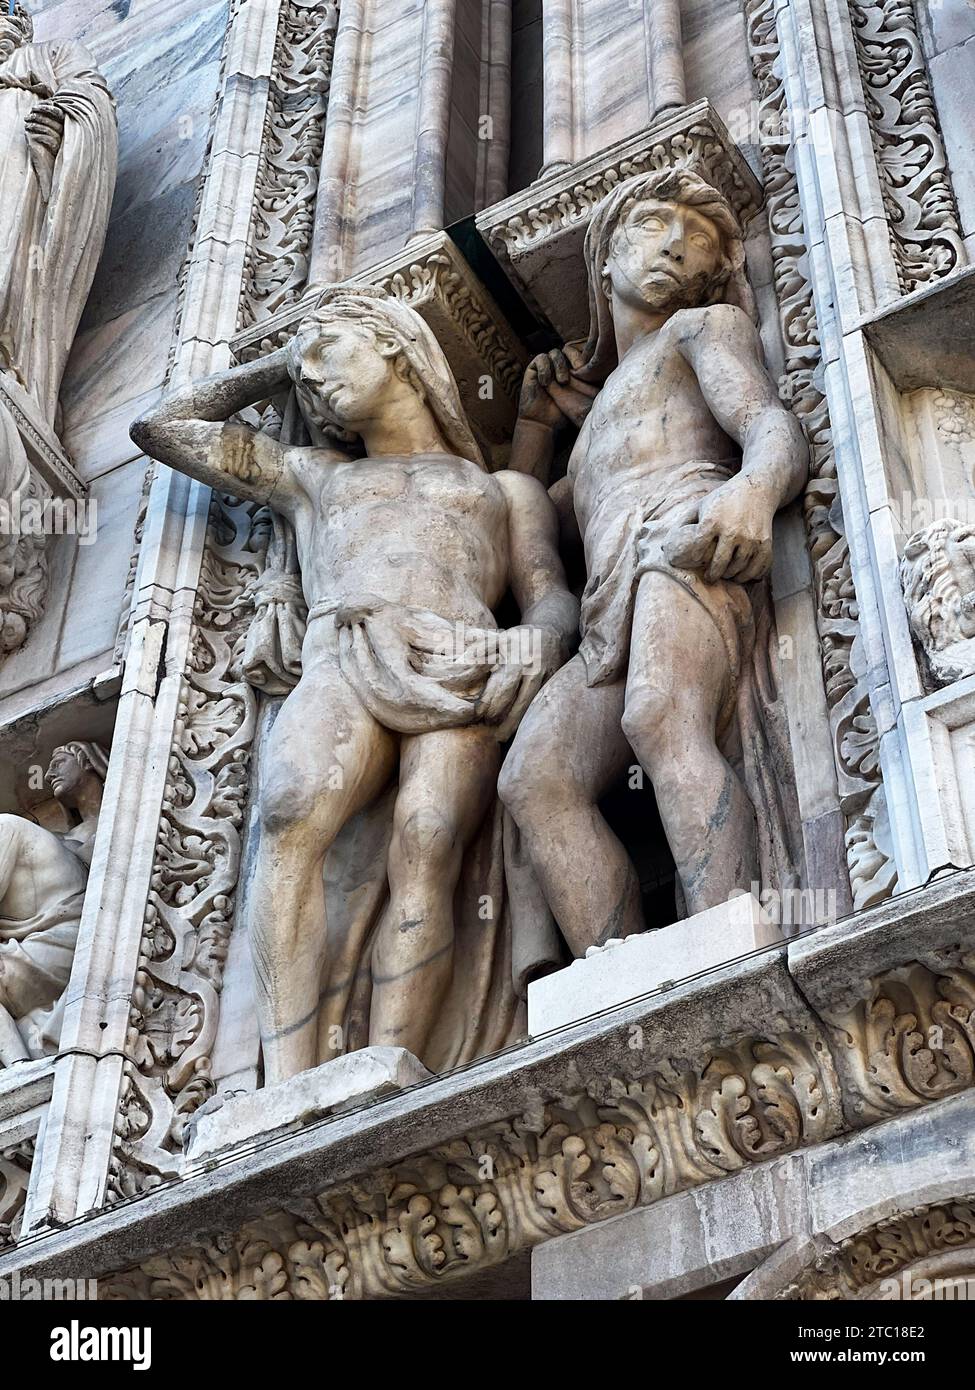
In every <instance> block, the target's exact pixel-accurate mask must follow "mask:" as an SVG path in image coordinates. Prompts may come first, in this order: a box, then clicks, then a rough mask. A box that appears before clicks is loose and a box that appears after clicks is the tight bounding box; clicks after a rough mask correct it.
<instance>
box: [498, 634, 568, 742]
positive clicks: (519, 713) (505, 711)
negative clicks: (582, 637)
mask: <svg viewBox="0 0 975 1390" xmlns="http://www.w3.org/2000/svg"><path fill="white" fill-rule="evenodd" d="M499 637H500V638H501V642H500V652H501V654H502V657H503V659H502V660H501V661H500V662H499V663H498V664H497V666H496V667H495V669H494V670H493V671H492V672H491V675H490V676H489V677H488V681H487V684H486V685H485V687H484V691H483V693H482V695H481V698H480V700H479V701H478V703H477V710H478V714H479V715H480V717H481V718H482V719H483V720H484V722H485V723H487V724H496V725H498V738H499V739H500V740H501V741H502V742H504V741H505V740H507V739H509V738H511V736H512V735H513V734H514V732H515V730H516V729H517V727H518V725H519V724H520V723H521V720H522V718H523V716H524V714H525V712H526V710H527V709H528V706H529V705H530V704H531V702H532V700H534V698H535V696H536V695H537V694H538V692H539V690H540V689H541V688H542V686H543V685H544V684H545V682H546V681H547V680H548V678H549V677H550V676H552V675H554V673H555V672H556V671H557V670H558V669H559V667H560V666H561V665H563V663H564V662H565V659H566V656H567V652H566V650H565V644H564V642H563V641H562V638H561V637H560V636H559V635H558V633H556V632H554V631H552V629H551V628H547V627H529V626H527V625H525V626H521V627H512V628H508V629H507V630H506V631H504V632H502V633H500V634H499Z"/></svg>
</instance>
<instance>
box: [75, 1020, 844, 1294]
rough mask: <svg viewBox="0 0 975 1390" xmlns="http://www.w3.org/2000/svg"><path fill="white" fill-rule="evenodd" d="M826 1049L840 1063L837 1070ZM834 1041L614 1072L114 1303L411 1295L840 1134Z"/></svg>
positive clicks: (153, 1274) (215, 1250)
mask: <svg viewBox="0 0 975 1390" xmlns="http://www.w3.org/2000/svg"><path fill="white" fill-rule="evenodd" d="M824 1059H825V1066H824V1064H823V1063H824ZM830 1077H831V1070H830V1068H829V1064H828V1059H827V1058H826V1053H825V1049H824V1047H823V1044H822V1042H821V1041H819V1040H815V1041H813V1042H810V1041H809V1040H808V1039H806V1038H802V1037H799V1036H797V1035H787V1036H786V1037H784V1038H782V1039H780V1040H778V1041H776V1042H771V1041H766V1040H764V1039H758V1038H755V1037H750V1038H745V1039H743V1040H742V1041H741V1042H739V1043H737V1044H736V1045H735V1046H734V1047H731V1048H727V1049H717V1050H715V1052H714V1053H713V1054H712V1055H711V1057H710V1059H709V1060H708V1061H707V1062H706V1064H705V1065H704V1066H703V1067H702V1068H701V1069H700V1070H690V1069H688V1068H687V1067H686V1064H684V1065H682V1066H678V1065H676V1064H669V1063H668V1064H666V1065H665V1066H664V1067H662V1068H661V1070H660V1071H658V1072H656V1073H654V1074H652V1075H650V1076H647V1077H645V1078H643V1079H638V1080H633V1079H626V1078H622V1077H609V1078H605V1077H603V1078H600V1079H599V1080H593V1081H591V1082H590V1083H589V1084H588V1085H587V1086H586V1087H585V1088H584V1089H582V1090H580V1091H578V1092H576V1093H574V1094H571V1095H567V1096H563V1097H560V1098H558V1099H554V1100H548V1101H546V1102H544V1103H543V1102H541V1101H540V1102H539V1104H538V1107H537V1109H533V1110H532V1111H530V1112H528V1113H525V1114H522V1115H519V1116H516V1117H514V1118H512V1119H510V1120H505V1121H502V1122H499V1123H495V1124H492V1125H488V1126H486V1127H485V1128H483V1129H481V1130H478V1131H476V1132H475V1133H473V1134H469V1135H466V1136H464V1137H462V1138H458V1139H456V1140H453V1141H451V1142H449V1143H446V1144H443V1145H440V1146H438V1147H436V1148H434V1149H432V1150H431V1151H429V1152H427V1153H425V1154H422V1155H419V1156H417V1157H415V1158H412V1159H406V1160H404V1161H403V1162H402V1163H398V1164H396V1165H395V1166H394V1167H392V1168H388V1169H383V1170H380V1171H378V1172H373V1173H370V1174H369V1175H367V1176H365V1177H362V1178H360V1179H358V1180H356V1181H354V1182H350V1183H346V1184H343V1185H342V1186H341V1187H339V1188H337V1189H336V1190H333V1191H331V1192H329V1193H327V1194H322V1195H320V1196H318V1197H315V1198H313V1199H312V1198H309V1199H305V1200H298V1199H296V1200H295V1202H293V1203H291V1204H290V1207H291V1209H290V1210H289V1211H288V1212H277V1213H273V1214H272V1215H270V1216H269V1217H267V1218H265V1219H263V1220H260V1221H255V1222H254V1223H252V1224H251V1225H248V1226H247V1227H245V1228H244V1229H243V1230H241V1231H240V1232H238V1233H237V1234H235V1235H233V1236H214V1237H213V1238H211V1239H210V1240H209V1241H207V1242H206V1243H204V1244H203V1245H200V1246H198V1247H195V1248H193V1249H190V1250H184V1251H179V1252H177V1253H175V1254H167V1255H163V1256H159V1257H157V1258H155V1259H150V1260H148V1261H146V1262H145V1263H144V1264H143V1265H142V1266H140V1268H139V1269H137V1270H133V1271H130V1272H127V1273H125V1274H122V1275H119V1276H117V1277H116V1278H114V1279H112V1280H110V1281H102V1282H101V1283H100V1292H101V1296H102V1297H105V1298H127V1299H130V1298H138V1299H147V1298H151V1299H257V1298H259V1299H268V1298H272V1299H274V1298H276V1299H342V1298H377V1297H380V1298H381V1297H389V1296H391V1295H396V1294H407V1293H410V1292H415V1291H417V1290H420V1289H423V1288H430V1287H433V1286H436V1285H438V1284H442V1283H445V1282H448V1281H450V1280H451V1279H453V1278H456V1277H457V1276H460V1275H463V1274H465V1273H468V1272H470V1271H471V1270H472V1269H475V1268H477V1269H483V1268H487V1267H489V1266H491V1265H493V1264H497V1263H499V1262H501V1261H502V1260H505V1259H507V1258H508V1257H509V1256H511V1255H513V1254H516V1253H518V1252H519V1251H523V1250H526V1249H529V1248H530V1247H531V1246H533V1245H535V1244H537V1243H538V1242H539V1241H542V1240H547V1239H550V1238H551V1237H552V1236H556V1235H560V1234H563V1233H565V1232H568V1231H575V1230H579V1229H581V1228H582V1227H584V1226H586V1225H589V1224H590V1223H592V1222H594V1221H601V1220H604V1219H606V1218H607V1217H610V1216H615V1215H618V1214H619V1213H621V1212H626V1211H631V1210H633V1209H634V1208H635V1207H638V1206H643V1205H646V1204H647V1203H649V1202H653V1201H657V1200H658V1199H659V1198H661V1197H665V1196H668V1195H670V1194H671V1193H674V1192H679V1191H682V1190H684V1189H686V1188H688V1187H693V1186H696V1185H698V1184H699V1183H702V1182H707V1181H708V1180H710V1179H712V1178H717V1177H721V1176H723V1175H724V1174H726V1173H733V1172H737V1171H738V1170H740V1169H741V1168H743V1167H745V1166H746V1164H748V1163H754V1162H760V1161H762V1160H764V1159H766V1158H772V1157H776V1156H778V1155H781V1154H785V1153H788V1152H790V1151H791V1150H792V1149H794V1148H796V1147H798V1146H800V1145H806V1144H813V1143H817V1142H819V1141H820V1140H822V1139H824V1138H826V1137H828V1136H829V1134H830V1133H831V1132H832V1128H833V1127H834V1116H835V1094H834V1083H833V1082H832V1081H831V1079H830Z"/></svg>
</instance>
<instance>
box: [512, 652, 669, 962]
mask: <svg viewBox="0 0 975 1390" xmlns="http://www.w3.org/2000/svg"><path fill="white" fill-rule="evenodd" d="M622 713H623V682H622V681H618V682H617V683H616V684H615V685H607V686H597V687H595V688H590V687H589V686H588V685H587V684H586V668H585V664H584V662H583V660H582V658H581V657H580V656H575V657H573V659H572V660H571V661H570V662H569V663H568V665H566V666H563V667H562V669H561V670H560V671H557V672H556V674H555V675H554V676H553V677H552V679H551V680H550V681H549V682H548V684H547V685H546V686H544V687H543V688H542V689H541V690H540V691H539V693H538V695H536V697H535V699H534V700H533V701H532V704H531V707H530V708H529V710H528V713H527V714H526V715H525V718H524V719H523V720H522V723H521V727H520V728H519V730H518V734H517V737H516V738H515V741H514V744H513V746H512V748H511V751H510V752H509V754H508V757H507V759H506V761H505V765H504V768H503V769H502V772H501V781H500V787H499V789H500V792H501V797H502V800H503V801H504V803H505V805H506V806H507V807H508V809H509V810H510V811H511V814H512V815H513V816H514V818H515V820H516V821H517V822H518V826H519V828H520V830H521V833H522V835H523V836H524V839H525V844H526V846H527V849H528V853H529V855H530V857H531V861H532V864H533V865H534V868H535V872H536V873H537V875H538V877H539V879H540V880H541V884H542V889H543V891H544V893H545V896H546V898H547V900H548V904H549V906H550V907H551V909H552V912H553V913H554V915H555V919H556V921H557V922H558V924H559V926H560V928H561V929H562V933H563V935H564V936H565V939H566V941H567V942H568V944H569V947H570V949H571V951H572V953H573V955H575V956H581V955H584V954H585V952H586V949H587V948H588V947H589V946H597V945H600V944H602V942H604V941H608V940H609V939H610V938H611V937H616V936H629V935H631V934H632V933H633V932H638V931H642V930H643V919H642V915H641V911H640V884H639V881H638V879H637V875H636V871H635V870H634V868H633V865H632V863H631V862H630V858H629V855H628V854H627V853H626V851H625V850H624V848H623V846H622V845H621V844H620V842H619V840H618V839H617V838H616V836H615V835H614V834H613V832H612V831H611V830H610V828H609V826H608V825H607V824H606V821H605V820H604V819H603V816H602V815H601V813H600V810H599V806H598V801H599V798H600V797H601V796H602V795H603V794H604V792H606V791H607V790H608V789H609V787H610V786H611V785H612V783H613V782H614V781H615V780H616V778H617V777H619V775H620V774H621V773H622V772H623V770H624V769H625V768H626V766H627V763H628V762H629V761H631V760H632V756H633V755H632V753H631V752H630V749H629V747H628V745H627V742H626V739H625V738H624V737H623V733H622V729H621V727H620V718H621V716H622Z"/></svg>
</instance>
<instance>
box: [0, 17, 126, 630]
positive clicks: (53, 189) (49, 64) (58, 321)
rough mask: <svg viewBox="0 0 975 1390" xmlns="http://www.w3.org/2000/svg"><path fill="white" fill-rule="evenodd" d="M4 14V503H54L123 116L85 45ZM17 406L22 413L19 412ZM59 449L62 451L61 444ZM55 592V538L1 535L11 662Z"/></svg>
mask: <svg viewBox="0 0 975 1390" xmlns="http://www.w3.org/2000/svg"><path fill="white" fill-rule="evenodd" d="M4 10H5V12H4V13H3V14H0V245H2V246H3V248H4V249H3V252H2V254H0V374H2V375H3V377H4V378H7V377H9V378H10V383H11V384H10V387H9V389H4V390H3V391H2V392H0V499H2V500H3V502H4V504H5V505H6V506H7V507H8V508H10V509H12V510H17V509H19V508H20V506H21V504H22V503H23V502H24V501H27V499H37V498H43V497H47V496H50V488H49V487H48V486H47V484H46V483H41V482H40V481H39V480H38V479H37V478H36V477H35V476H34V474H33V472H32V469H31V464H30V457H31V456H32V455H34V454H36V453H38V452H39V453H40V456H41V461H42V462H43V461H45V460H47V461H48V462H49V463H50V465H51V470H52V471H53V474H54V476H55V477H56V478H57V477H58V476H59V475H61V474H64V475H65V476H66V475H67V474H69V473H70V467H68V466H67V465H66V460H64V459H63V457H62V456H61V454H60V451H59V449H58V447H57V445H56V440H54V436H53V432H54V430H55V429H56V426H57V405H58V392H59V390H60V387H61V377H62V374H63V372H64V366H65V363H66V361H67V358H68V353H69V351H70V349H71V343H72V340H73V338H74V335H75V332H76V330H77V327H78V323H79V321H80V318H81V312H82V309H83V308H84V304H85V299H86V298H87V295H88V291H89V289H90V287H91V282H92V279H93V277H94V273H95V267H96V264H97V262H98V257H99V255H100V254H101V249H102V245H103V243H104V239H105V229H106V226H107V224H108V214H109V207H110V204H111V200H112V191H113V189H114V185H115V168H116V162H117V143H118V142H117V133H116V124H115V108H114V104H113V102H112V98H111V96H110V94H109V92H108V88H107V87H106V85H105V79H104V78H103V77H102V76H101V74H100V73H99V72H98V71H97V70H96V68H95V65H94V60H93V59H92V56H91V54H90V53H89V52H88V50H87V49H86V48H84V47H82V45H81V44H78V43H74V42H71V41H64V42H58V43H40V44H35V43H33V42H31V40H32V37H33V26H32V24H31V20H30V17H29V15H28V14H27V13H26V11H25V10H24V9H23V8H22V6H21V5H20V4H19V2H18V3H16V4H14V5H13V6H12V7H11V6H5V7H4ZM11 397H13V403H11ZM52 441H53V443H52ZM46 585H47V562H46V557H45V555H44V536H43V535H42V534H39V533H30V534H27V535H20V534H19V531H17V530H14V531H12V530H11V529H10V528H9V527H5V528H4V534H3V535H2V537H0V655H2V654H4V653H8V652H10V651H13V650H15V649H16V648H17V647H19V646H21V645H22V644H23V642H24V641H25V639H26V637H27V633H28V631H29V628H30V625H31V623H32V622H34V620H35V619H36V618H37V617H38V616H39V614H40V612H41V610H42V607H43V603H44V594H45V589H46Z"/></svg>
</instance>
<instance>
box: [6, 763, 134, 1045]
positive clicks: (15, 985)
mask: <svg viewBox="0 0 975 1390" xmlns="http://www.w3.org/2000/svg"><path fill="white" fill-rule="evenodd" d="M107 767H108V758H107V755H106V753H105V751H104V749H102V748H101V747H100V746H99V745H98V744H96V743H68V744H65V745H64V747H62V748H57V749H55V751H54V753H53V754H52V756H51V761H50V765H49V767H48V769H47V773H46V780H47V781H48V783H49V784H50V787H51V790H52V792H53V793H54V796H55V797H56V799H57V800H58V801H59V802H60V803H61V805H62V806H63V807H64V809H65V813H66V815H67V816H68V819H69V821H70V820H71V819H72V818H73V817H74V818H76V819H77V822H78V823H77V825H75V826H74V827H73V828H72V829H71V830H70V831H69V832H68V833H67V834H65V835H56V834H55V833H54V832H53V831H51V830H48V829H46V828H45V827H44V826H42V825H37V824H35V822H34V821H30V820H27V819H26V818H25V817H23V816H12V815H3V816H0V1066H4V1067H8V1066H10V1065H12V1063H14V1062H18V1061H26V1060H27V1059H28V1058H31V1057H42V1056H44V1054H45V1053H49V1052H54V1051H56V1050H57V1044H58V1039H59V1037H60V1033H61V1014H60V1009H59V1007H58V1005H59V1001H60V999H61V996H62V995H63V993H64V990H65V988H66V986H67V983H68V976H69V975H70V973H71V963H72V961H73V959H74V949H75V943H76V941H77V939H78V926H79V924H80V920H81V910H82V907H83V906H84V901H85V883H86V881H87V877H88V866H89V864H90V863H91V851H92V843H93V840H94V835H95V827H96V825H97V822H98V812H99V808H100V806H101V797H102V786H103V783H104V779H105V773H106V770H107Z"/></svg>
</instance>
